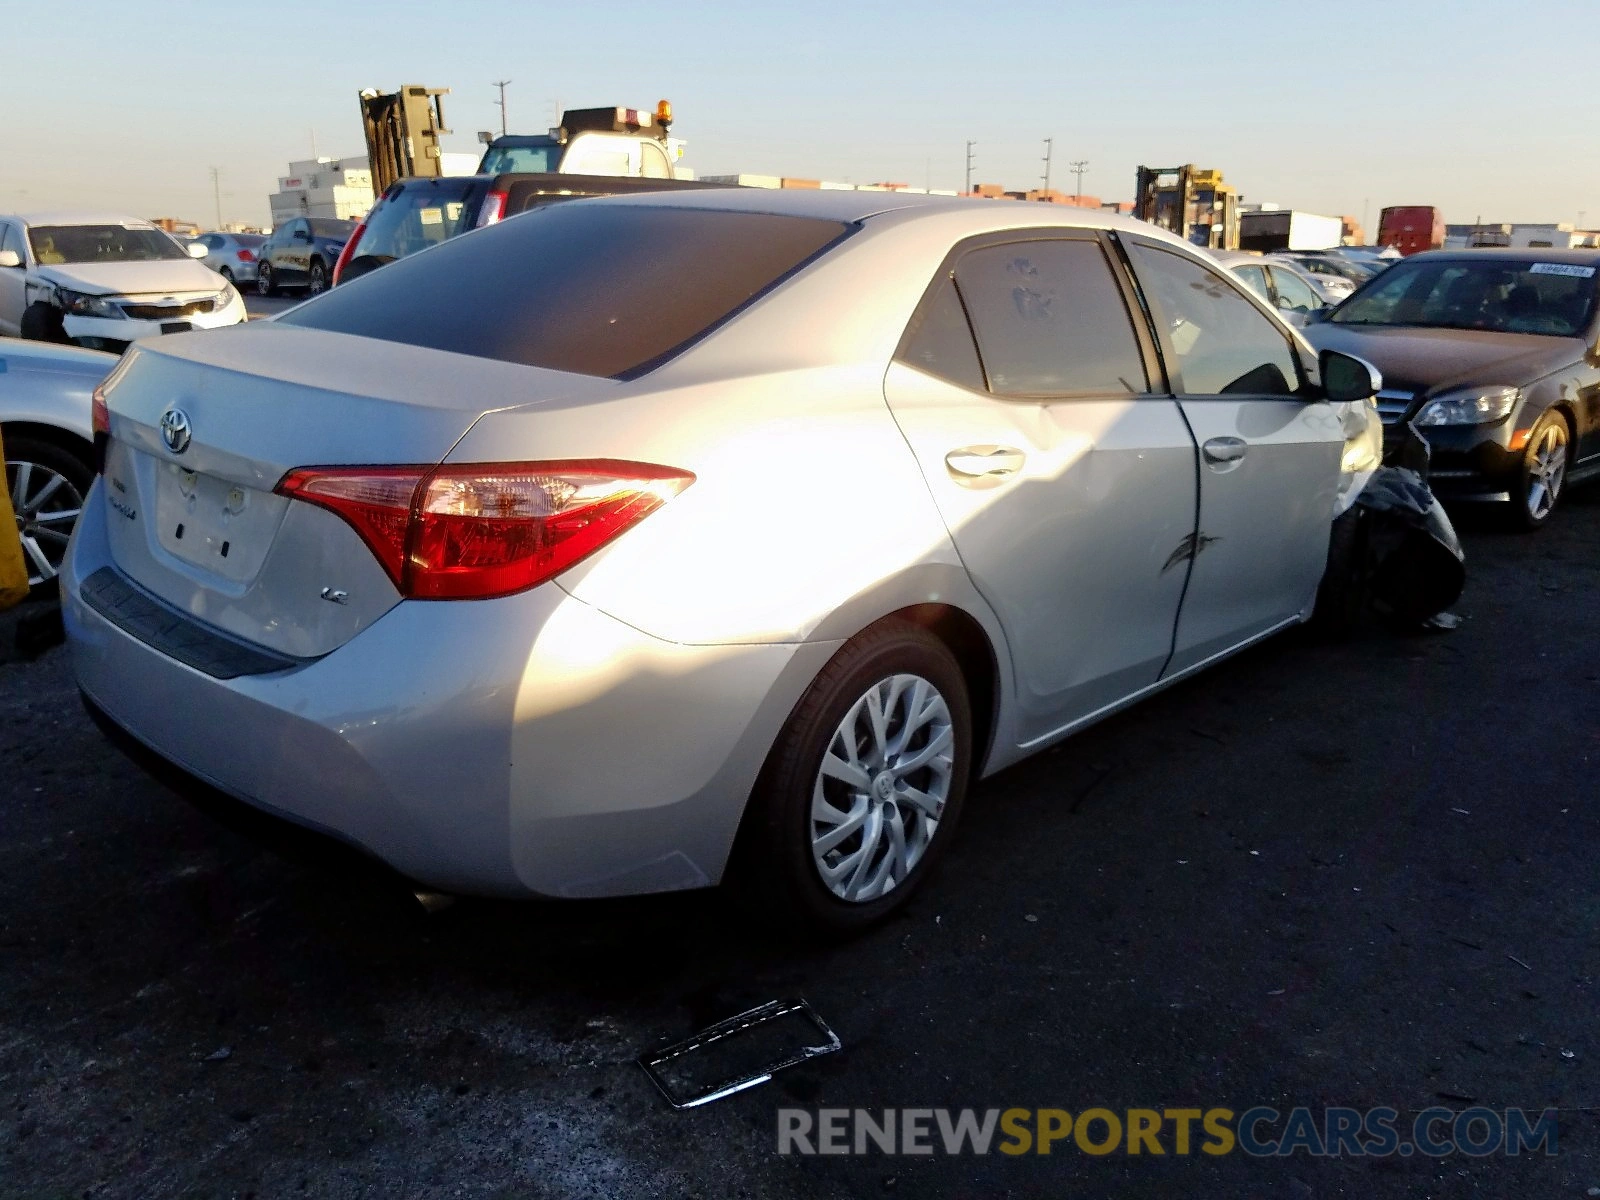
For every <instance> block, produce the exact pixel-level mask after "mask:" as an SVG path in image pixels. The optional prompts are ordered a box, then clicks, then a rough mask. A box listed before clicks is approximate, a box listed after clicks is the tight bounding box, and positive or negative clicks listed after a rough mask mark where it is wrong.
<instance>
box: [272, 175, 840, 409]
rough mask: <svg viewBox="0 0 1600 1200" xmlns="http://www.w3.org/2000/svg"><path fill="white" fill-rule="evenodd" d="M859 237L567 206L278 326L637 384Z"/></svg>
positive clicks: (715, 216) (748, 216) (750, 219)
mask: <svg viewBox="0 0 1600 1200" xmlns="http://www.w3.org/2000/svg"><path fill="white" fill-rule="evenodd" d="M850 229H851V226H849V225H845V224H842V223H840V222H838V221H823V220H815V219H812V218H808V217H785V216H773V215H771V214H767V213H747V212H726V211H718V210H713V209H675V208H664V207H661V208H658V207H645V206H635V205H621V204H610V203H606V202H605V201H594V202H582V201H580V202H578V203H574V204H553V205H550V206H548V207H545V208H541V209H537V210H535V211H533V212H530V213H524V214H522V215H521V216H517V217H514V218H512V219H511V220H508V221H503V222H501V223H500V224H498V225H493V226H490V227H489V228H487V229H484V230H480V231H477V232H475V233H472V234H470V235H468V236H466V237H460V238H456V239H455V240H453V241H451V242H448V243H446V244H445V245H443V246H440V247H439V248H438V249H437V250H436V251H434V252H433V253H432V254H423V255H418V256H417V257H415V258H407V259H402V260H401V261H399V262H397V263H395V264H393V265H392V266H389V267H386V268H384V269H383V270H382V271H375V272H373V273H372V274H371V275H366V276H363V277H362V278H360V279H358V280H356V281H354V282H353V283H350V284H348V285H343V286H340V287H338V288H335V289H334V290H333V291H331V292H326V293H324V294H323V295H322V296H319V297H318V298H316V299H314V300H311V301H309V302H308V303H306V304H303V305H301V306H300V307H298V308H296V309H294V310H293V311H292V312H288V313H285V314H284V315H283V316H281V317H279V318H278V320H280V321H282V322H284V323H285V324H289V325H301V326H305V327H307V328H311V329H326V330H329V331H331V332H334V333H348V334H354V335H355V336H357V337H368V338H377V339H380V340H382V341H389V342H402V343H406V344H408V345H415V346H426V347H429V348H431V349H435V350H448V351H451V352H453V353H456V354H470V355H475V356H477V357H480V358H495V359H500V360H502V361H505V362H514V363H524V364H526V365H528V366H533V367H549V368H552V369H553V370H557V371H573V372H576V373H578V374H582V375H605V376H612V377H629V376H632V375H636V374H640V373H642V372H644V371H647V370H649V369H650V368H651V367H653V366H655V365H657V364H658V362H659V361H661V360H664V359H665V358H667V357H668V356H670V355H671V354H673V353H675V352H677V351H678V350H680V349H681V348H683V347H684V346H685V345H686V344H687V343H689V342H691V341H693V340H694V339H696V338H698V337H700V336H701V335H703V334H704V333H706V332H707V331H709V330H710V329H711V328H712V327H713V326H715V325H717V324H718V323H720V322H721V321H723V320H725V319H726V318H728V317H729V316H731V315H732V314H733V313H734V312H736V311H737V310H738V309H740V308H741V307H743V306H744V305H745V304H748V303H749V302H750V301H752V300H754V299H755V298H756V297H758V296H759V295H761V294H762V293H763V292H764V291H766V290H767V289H768V288H770V287H772V286H773V285H774V284H776V283H777V282H779V281H780V280H782V279H783V278H784V277H785V276H787V275H788V274H790V273H791V272H793V271H795V270H796V269H798V268H799V267H801V266H803V265H804V264H805V263H806V262H807V261H809V260H810V259H811V258H812V257H814V256H815V255H817V254H818V253H820V252H821V251H823V250H824V249H826V248H827V247H829V246H830V245H832V244H833V243H834V242H836V241H838V240H839V239H840V238H842V237H844V236H845V235H846V234H847V233H848V232H849V231H850Z"/></svg>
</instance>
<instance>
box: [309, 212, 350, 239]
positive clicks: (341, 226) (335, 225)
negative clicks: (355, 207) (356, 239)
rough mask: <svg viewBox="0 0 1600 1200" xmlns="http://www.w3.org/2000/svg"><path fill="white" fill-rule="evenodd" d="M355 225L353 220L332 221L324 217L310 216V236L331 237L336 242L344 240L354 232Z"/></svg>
mask: <svg viewBox="0 0 1600 1200" xmlns="http://www.w3.org/2000/svg"><path fill="white" fill-rule="evenodd" d="M355 227H356V223H355V222H354V221H334V220H330V219H328V218H326V217H312V218H311V236H312V237H319V238H332V239H333V240H334V241H336V242H342V241H344V239H345V238H347V237H349V236H350V235H351V234H352V233H353V232H355Z"/></svg>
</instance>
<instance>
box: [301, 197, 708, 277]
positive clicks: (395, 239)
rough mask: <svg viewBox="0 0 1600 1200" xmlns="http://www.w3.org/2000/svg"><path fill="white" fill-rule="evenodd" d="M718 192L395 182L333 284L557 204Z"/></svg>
mask: <svg viewBox="0 0 1600 1200" xmlns="http://www.w3.org/2000/svg"><path fill="white" fill-rule="evenodd" d="M722 186H726V185H723V184H711V183H699V182H696V181H694V180H681V179H636V178H633V177H631V176H613V175H564V174H552V173H547V172H540V173H524V172H515V173H510V174H501V175H452V176H446V177H444V178H442V179H422V178H416V179H399V180H396V181H395V182H394V183H392V184H390V185H389V188H388V190H387V191H385V192H384V193H383V195H382V197H381V198H380V199H379V200H378V202H377V203H376V204H374V205H373V206H372V211H371V212H369V213H368V214H367V217H366V220H365V221H363V222H362V223H361V224H360V225H359V226H358V227H357V228H356V232H355V234H354V236H353V237H352V239H351V242H350V249H349V253H348V254H346V255H345V256H344V259H343V261H342V262H340V263H338V264H337V270H336V271H335V273H334V277H333V282H334V283H336V284H338V283H348V282H349V281H350V280H352V279H359V278H360V277H361V276H362V275H365V274H367V273H368V272H370V271H375V270H377V268H379V267H381V266H383V265H384V264H385V263H391V262H393V261H394V260H395V259H397V258H405V257H406V256H407V255H408V254H415V253H416V252H417V251H418V250H426V249H427V248H428V247H429V246H435V245H438V244H439V243H440V242H443V241H447V240H449V239H450V238H453V237H455V236H457V235H458V234H463V233H466V232H468V231H469V230H472V229H476V228H479V227H480V226H484V225H493V224H494V223H495V222H496V221H499V220H501V219H502V218H505V217H509V216H514V215H515V214H517V213H520V212H526V211H527V210H528V209H530V208H537V207H539V206H540V205H543V204H551V203H554V202H556V201H558V200H577V199H581V198H582V197H585V196H614V195H618V194H621V193H626V192H659V191H664V190H668V189H681V188H705V187H722Z"/></svg>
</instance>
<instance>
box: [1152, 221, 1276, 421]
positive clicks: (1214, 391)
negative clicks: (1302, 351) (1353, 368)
mask: <svg viewBox="0 0 1600 1200" xmlns="http://www.w3.org/2000/svg"><path fill="white" fill-rule="evenodd" d="M1128 253H1129V255H1130V257H1131V258H1132V260H1133V268H1134V273H1135V274H1136V275H1138V277H1139V283H1140V286H1141V287H1142V288H1143V289H1144V293H1145V296H1146V298H1147V299H1148V300H1149V302H1150V307H1151V309H1152V311H1153V313H1154V315H1155V318H1156V320H1157V322H1158V323H1159V324H1160V326H1161V327H1162V329H1163V330H1164V332H1165V333H1166V338H1167V342H1168V344H1169V345H1170V346H1171V347H1172V351H1173V353H1175V354H1176V356H1177V360H1178V361H1177V366H1178V372H1179V374H1181V376H1182V379H1183V389H1182V390H1183V394H1184V395H1189V396H1219V395H1266V396H1288V395H1293V394H1294V393H1295V392H1296V391H1297V390H1298V389H1299V386H1300V371H1299V365H1298V363H1297V362H1296V360H1295V357H1294V354H1293V352H1292V351H1291V350H1290V348H1289V342H1288V340H1287V339H1286V338H1285V337H1284V336H1283V334H1282V333H1280V332H1279V330H1278V327H1277V326H1276V325H1274V324H1273V321H1272V319H1271V318H1270V317H1267V316H1265V315H1263V314H1262V313H1261V312H1260V311H1259V310H1258V309H1257V308H1256V307H1255V306H1254V305H1253V304H1251V303H1250V301H1248V300H1246V299H1245V297H1244V295H1243V294H1242V293H1241V292H1240V291H1239V290H1238V289H1237V288H1235V287H1234V286H1233V285H1232V284H1230V283H1229V282H1228V281H1227V280H1226V279H1224V278H1223V277H1222V276H1221V275H1219V274H1217V273H1216V272H1215V271H1211V270H1208V269H1207V268H1206V267H1204V266H1203V265H1201V264H1200V263H1198V262H1195V261H1193V260H1192V259H1190V258H1189V257H1188V256H1186V255H1183V254H1179V253H1176V252H1174V251H1171V250H1161V249H1157V248H1156V247H1154V246H1147V245H1144V244H1143V243H1141V242H1137V241H1130V242H1129V243H1128Z"/></svg>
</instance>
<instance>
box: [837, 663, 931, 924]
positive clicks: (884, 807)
mask: <svg viewBox="0 0 1600 1200" xmlns="http://www.w3.org/2000/svg"><path fill="white" fill-rule="evenodd" d="M954 768H955V733H954V729H953V725H952V722H951V718H950V707H949V705H948V704H947V703H946V702H945V698H944V696H943V695H941V694H940V692H939V689H938V688H936V687H935V686H934V685H933V684H932V683H930V682H928V681H927V680H926V679H923V678H922V677H921V676H918V675H893V676H890V677H889V678H887V679H883V680H880V681H879V682H878V683H876V684H874V685H873V686H872V687H871V688H869V689H868V690H867V692H866V694H865V695H863V696H861V697H860V698H859V699H857V700H856V702H855V703H854V704H852V705H851V706H850V709H849V711H848V712H846V713H845V715H844V718H843V720H841V721H840V722H839V724H838V726H837V728H836V729H835V730H834V733H833V736H832V738H830V739H829V742H828V748H827V749H826V750H825V751H824V752H823V756H822V765H821V767H820V768H819V769H818V771H817V777H816V782H815V784H814V786H813V788H812V799H811V856H812V860H813V862H814V863H815V864H816V868H817V872H818V874H819V875H820V876H821V878H822V882H823V884H824V885H825V886H826V887H827V888H828V890H829V891H830V892H832V893H833V894H834V895H835V896H837V897H838V898H839V899H841V900H846V901H850V902H852V903H865V902H867V901H871V900H877V899H879V898H880V897H882V896H884V895H885V894H886V893H888V892H890V891H892V890H893V889H894V888H895V887H897V886H898V885H899V884H901V883H903V882H905V880H906V879H907V877H909V876H910V875H911V873H912V872H913V871H915V870H916V869H917V867H918V865H919V864H920V863H921V861H922V858H923V856H924V855H925V854H926V853H927V850H928V846H929V845H930V844H931V843H932V841H933V838H934V835H935V834H936V833H937V832H938V829H939V820H940V818H941V817H942V816H943V815H944V808H945V803H946V802H947V801H948V799H949V798H950V790H951V785H952V780H953V778H954Z"/></svg>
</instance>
